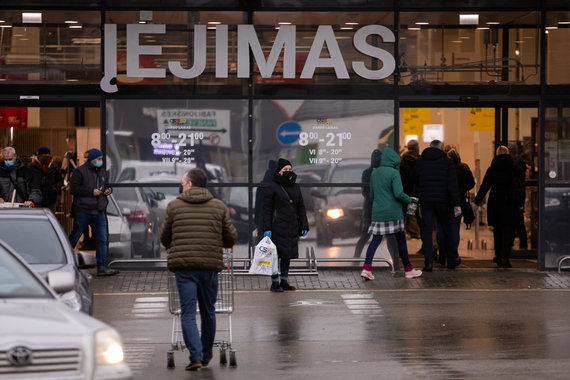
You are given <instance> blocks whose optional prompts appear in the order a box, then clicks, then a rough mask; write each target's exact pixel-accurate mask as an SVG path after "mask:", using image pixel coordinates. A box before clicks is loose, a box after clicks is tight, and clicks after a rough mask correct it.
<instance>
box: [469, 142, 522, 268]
mask: <svg viewBox="0 0 570 380" xmlns="http://www.w3.org/2000/svg"><path fill="white" fill-rule="evenodd" d="M516 181H517V179H516V175H515V166H514V163H513V159H512V157H511V156H510V155H509V149H508V148H507V147H506V146H504V145H501V146H500V147H498V148H497V151H496V156H495V158H493V161H492V162H491V166H490V167H489V169H487V172H486V173H485V177H484V178H483V183H482V184H481V188H480V189H479V192H478V193H477V196H476V197H475V200H474V202H475V205H476V206H479V205H480V204H481V203H482V202H483V199H484V198H485V195H486V194H487V192H488V191H489V189H490V190H491V192H490V194H489V200H488V202H487V222H488V224H489V225H490V226H492V227H493V240H494V244H495V258H494V259H493V261H495V262H496V263H497V265H498V266H499V267H503V268H511V267H512V266H511V263H510V261H509V259H510V255H511V249H512V246H513V241H514V238H515V227H516V225H517V221H518V213H519V212H520V208H521V206H522V204H521V197H520V194H519V188H520V186H517V184H516Z"/></svg>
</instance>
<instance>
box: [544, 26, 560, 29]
mask: <svg viewBox="0 0 570 380" xmlns="http://www.w3.org/2000/svg"><path fill="white" fill-rule="evenodd" d="M546 29H551V30H553V29H558V27H557V26H547V27H546Z"/></svg>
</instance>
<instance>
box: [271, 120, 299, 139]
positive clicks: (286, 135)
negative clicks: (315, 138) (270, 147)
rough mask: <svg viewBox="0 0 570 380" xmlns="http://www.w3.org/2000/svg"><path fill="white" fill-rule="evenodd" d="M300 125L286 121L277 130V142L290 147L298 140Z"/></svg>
mask: <svg viewBox="0 0 570 380" xmlns="http://www.w3.org/2000/svg"><path fill="white" fill-rule="evenodd" d="M299 133H301V125H300V124H299V123H297V122H296V121H292V120H289V121H286V122H284V123H283V124H281V125H280V126H279V128H277V141H279V142H280V143H281V144H283V145H291V144H293V143H294V142H295V141H297V140H298V139H299Z"/></svg>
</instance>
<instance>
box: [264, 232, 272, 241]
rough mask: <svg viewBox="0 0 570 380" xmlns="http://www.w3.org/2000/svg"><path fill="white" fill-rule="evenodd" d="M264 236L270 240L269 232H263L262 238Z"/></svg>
mask: <svg viewBox="0 0 570 380" xmlns="http://www.w3.org/2000/svg"><path fill="white" fill-rule="evenodd" d="M266 236H267V237H268V238H270V239H271V231H265V232H264V233H263V237H266Z"/></svg>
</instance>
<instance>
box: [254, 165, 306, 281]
mask: <svg viewBox="0 0 570 380" xmlns="http://www.w3.org/2000/svg"><path fill="white" fill-rule="evenodd" d="M296 179H297V175H296V174H295V173H294V172H293V166H292V165H291V162H290V161H288V160H286V159H283V158H280V159H279V160H277V167H276V170H275V171H274V172H273V178H272V180H271V181H270V182H268V183H267V186H265V187H264V189H263V217H262V226H263V231H264V232H263V236H268V237H269V238H270V239H271V240H272V241H273V243H274V244H275V246H276V247H277V255H278V256H279V261H280V265H279V268H280V273H281V282H279V274H276V275H273V276H271V288H270V290H271V291H272V292H283V291H284V290H295V287H294V286H292V285H290V284H289V282H288V278H289V267H290V265H291V259H296V258H298V257H299V236H306V235H307V233H308V232H309V221H308V219H307V212H306V210H305V204H304V202H303V196H302V194H301V188H300V187H299V185H298V184H296V183H295V180H296Z"/></svg>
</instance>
